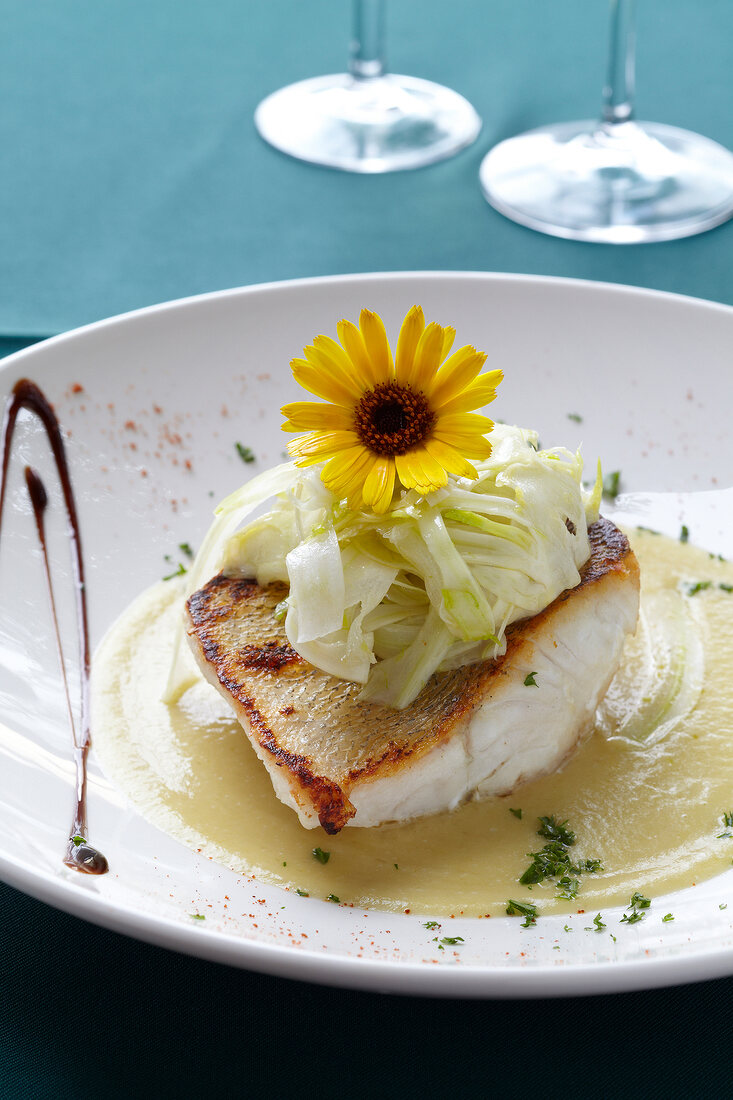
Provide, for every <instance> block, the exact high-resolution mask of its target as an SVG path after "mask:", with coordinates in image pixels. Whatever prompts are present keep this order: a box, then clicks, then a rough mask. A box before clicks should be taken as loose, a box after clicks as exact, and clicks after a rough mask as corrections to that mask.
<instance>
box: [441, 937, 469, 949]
mask: <svg viewBox="0 0 733 1100" xmlns="http://www.w3.org/2000/svg"><path fill="white" fill-rule="evenodd" d="M440 942H441V944H443V945H444V946H445V947H455V945H456V944H457V943H465V940H464V939H463V936H443V938H442V940H441V941H440Z"/></svg>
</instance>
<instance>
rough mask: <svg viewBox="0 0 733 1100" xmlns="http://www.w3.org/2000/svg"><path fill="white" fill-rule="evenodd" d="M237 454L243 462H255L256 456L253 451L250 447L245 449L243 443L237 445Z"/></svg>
mask: <svg viewBox="0 0 733 1100" xmlns="http://www.w3.org/2000/svg"><path fill="white" fill-rule="evenodd" d="M234 446H235V447H236V450H237V454H238V455H239V457H240V458H241V460H242V462H255V461H256V459H255V456H254V453H253V451H251V450H250V448H249V447H245V446H244V444H243V443H235V444H234Z"/></svg>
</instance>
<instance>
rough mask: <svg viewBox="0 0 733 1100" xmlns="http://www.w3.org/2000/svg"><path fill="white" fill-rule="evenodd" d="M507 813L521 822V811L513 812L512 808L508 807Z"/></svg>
mask: <svg viewBox="0 0 733 1100" xmlns="http://www.w3.org/2000/svg"><path fill="white" fill-rule="evenodd" d="M509 813H510V814H514V816H515V817H518V818H519V820H520V821H521V820H522V811H521V810H513V809H512V807H511V806H510V807H509Z"/></svg>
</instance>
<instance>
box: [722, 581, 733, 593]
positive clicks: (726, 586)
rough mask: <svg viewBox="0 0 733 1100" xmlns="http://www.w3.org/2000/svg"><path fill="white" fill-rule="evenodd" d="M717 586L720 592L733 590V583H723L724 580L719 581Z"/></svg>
mask: <svg viewBox="0 0 733 1100" xmlns="http://www.w3.org/2000/svg"><path fill="white" fill-rule="evenodd" d="M718 588H719V589H720V591H721V592H733V584H725V582H724V581H721V582H720V584H719V585H718Z"/></svg>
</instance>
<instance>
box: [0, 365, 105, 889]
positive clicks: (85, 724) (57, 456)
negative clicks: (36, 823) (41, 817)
mask: <svg viewBox="0 0 733 1100" xmlns="http://www.w3.org/2000/svg"><path fill="white" fill-rule="evenodd" d="M21 409H27V410H28V411H30V412H32V413H34V414H35V415H36V416H37V417H38V419H39V420H40V421H41V423H42V424H43V427H44V428H45V429H46V435H47V436H48V442H49V444H50V447H51V451H52V453H53V457H54V462H55V464H56V471H57V473H58V477H59V481H60V483H61V491H62V493H63V497H64V503H65V505H66V515H67V519H68V524H69V526H68V534H69V540H70V542H71V548H72V561H73V564H74V581H75V584H74V588H75V594H76V619H77V634H78V644H79V665H80V675H81V705H80V715H79V729H78V731H77V728H76V726H75V723H74V717H73V709H72V706H71V699H70V694H69V685H68V680H67V677H66V667H65V663H64V659H63V651H62V647H61V637H60V633H59V624H58V617H57V615H56V601H55V599H54V593H53V583H52V580H51V570H50V565H49V560H48V549H47V545H46V529H45V513H46V507H47V505H48V496H47V493H46V489H45V487H44V485H43V482H42V481H41V479H40V477H39V476H38V474H37V473H36V472H35V470H33V469H31V467H29V466H27V467H26V469H25V481H26V487H27V489H28V495H29V497H30V500H31V504H32V506H33V514H34V516H35V519H36V529H37V532H38V541H39V543H40V546H41V550H42V552H43V562H44V570H45V573H46V584H47V589H48V594H49V599H50V603H51V613H52V618H53V624H54V631H55V635H56V646H57V649H58V654H59V660H60V662H61V669H62V674H63V680H64V690H65V693H66V704H67V708H68V712H69V722H70V725H71V733H72V738H73V749H74V763H75V765H76V808H75V810H74V819H73V823H72V827H71V833H70V835H69V840H68V843H67V846H66V853H65V856H64V863H65V864H66V866H67V867H71V868H73V869H74V870H76V871H81V872H83V873H85V874H89V875H103V874H105V873H106V872H107V871H108V870H109V866H108V863H107V860H106V859H105V857H104V856H103V855H102V853H101V852H100V851H98V850H97V849H96V848H93V847H92V845H91V844H89V843H88V842H87V840H86V830H87V806H86V801H87V757H88V755H89V746H90V744H91V736H90V726H89V682H90V675H91V650H90V644H89V625H88V618H87V600H86V587H85V581H84V561H83V557H82V548H81V532H80V528H79V518H78V514H77V511H76V501H75V499H74V491H73V489H72V485H71V476H70V474H69V466H68V463H67V461H66V450H65V448H64V441H63V437H62V435H61V427H60V425H59V422H58V419H57V418H56V414H55V413H54V411H53V408H52V407H51V405H50V404H49V402H48V400H47V399H46V397H45V395H44V394H43V392H42V391H41V390H40V389H39V387H38V386H37V385H36V384H35V382H31V381H30V380H29V379H27V378H21V379H20V381H18V382H16V384H15V386H14V387H13V390H12V392H11V394H10V397H9V398H8V400H7V403H6V406H5V416H4V419H3V425H2V431H1V432H0V452H1V453H2V460H1V465H0V533H1V532H2V519H3V507H4V504H5V491H6V487H7V477H8V468H9V465H10V454H11V447H12V442H13V433H14V430H15V424H16V421H17V418H18V413H19V412H20V411H21Z"/></svg>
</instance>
